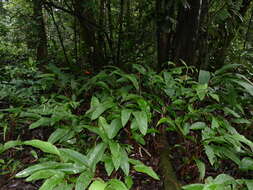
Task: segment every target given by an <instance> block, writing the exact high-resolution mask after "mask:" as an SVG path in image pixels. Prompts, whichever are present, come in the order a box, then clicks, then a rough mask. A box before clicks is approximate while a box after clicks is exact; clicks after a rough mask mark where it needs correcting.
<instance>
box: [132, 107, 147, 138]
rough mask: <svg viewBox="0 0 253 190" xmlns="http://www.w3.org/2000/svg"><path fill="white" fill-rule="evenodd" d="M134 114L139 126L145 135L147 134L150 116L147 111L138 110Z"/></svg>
mask: <svg viewBox="0 0 253 190" xmlns="http://www.w3.org/2000/svg"><path fill="white" fill-rule="evenodd" d="M133 115H134V117H135V119H136V121H137V124H138V128H139V130H140V132H141V133H142V134H143V135H146V133H147V130H148V118H147V114H146V112H143V111H137V112H133Z"/></svg>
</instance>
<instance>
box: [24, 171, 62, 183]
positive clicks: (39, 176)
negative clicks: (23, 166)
mask: <svg viewBox="0 0 253 190" xmlns="http://www.w3.org/2000/svg"><path fill="white" fill-rule="evenodd" d="M55 175H58V176H64V173H63V172H60V171H57V170H54V169H46V170H39V171H37V172H35V173H33V174H32V175H31V176H30V177H28V178H27V179H26V181H27V182H30V181H36V180H40V179H47V178H50V177H52V176H55Z"/></svg>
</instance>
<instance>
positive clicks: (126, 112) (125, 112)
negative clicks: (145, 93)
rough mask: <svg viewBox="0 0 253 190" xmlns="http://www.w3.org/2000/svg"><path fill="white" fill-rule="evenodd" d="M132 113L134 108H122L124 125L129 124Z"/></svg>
mask: <svg viewBox="0 0 253 190" xmlns="http://www.w3.org/2000/svg"><path fill="white" fill-rule="evenodd" d="M131 113H132V110H130V109H123V110H121V122H122V126H123V127H124V126H125V125H126V124H127V122H128V120H129V118H130V116H131Z"/></svg>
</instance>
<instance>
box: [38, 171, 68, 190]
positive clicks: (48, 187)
mask: <svg viewBox="0 0 253 190" xmlns="http://www.w3.org/2000/svg"><path fill="white" fill-rule="evenodd" d="M63 177H64V176H63V175H55V176H53V177H51V178H49V179H47V180H46V181H45V182H44V183H43V185H42V186H41V187H40V188H39V190H52V189H53V188H54V187H55V186H57V185H58V184H59V183H61V182H62V181H63Z"/></svg>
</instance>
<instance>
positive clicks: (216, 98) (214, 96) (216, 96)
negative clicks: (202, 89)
mask: <svg viewBox="0 0 253 190" xmlns="http://www.w3.org/2000/svg"><path fill="white" fill-rule="evenodd" d="M209 95H210V96H211V97H212V98H213V99H214V100H216V101H217V102H220V97H219V95H217V94H213V93H210V94H209Z"/></svg>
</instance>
